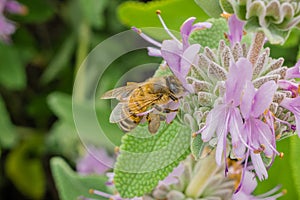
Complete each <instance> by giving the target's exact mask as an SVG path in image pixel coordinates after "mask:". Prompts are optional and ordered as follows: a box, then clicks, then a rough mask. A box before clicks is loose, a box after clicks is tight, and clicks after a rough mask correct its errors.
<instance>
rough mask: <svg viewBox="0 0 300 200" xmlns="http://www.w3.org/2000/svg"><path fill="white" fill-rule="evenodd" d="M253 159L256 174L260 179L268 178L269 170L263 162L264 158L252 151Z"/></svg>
mask: <svg viewBox="0 0 300 200" xmlns="http://www.w3.org/2000/svg"><path fill="white" fill-rule="evenodd" d="M250 156H251V161H252V164H253V166H254V169H255V172H256V175H257V177H258V179H259V180H260V181H262V180H264V179H267V178H268V172H267V170H266V167H265V165H264V163H263V160H262V158H261V156H260V154H255V153H254V152H253V151H250Z"/></svg>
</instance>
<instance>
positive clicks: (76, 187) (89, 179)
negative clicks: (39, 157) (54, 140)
mask: <svg viewBox="0 0 300 200" xmlns="http://www.w3.org/2000/svg"><path fill="white" fill-rule="evenodd" d="M50 164H51V171H52V174H53V177H54V181H55V185H56V187H57V189H58V193H59V196H60V199H61V200H70V199H78V198H79V197H81V196H83V197H86V198H97V199H103V200H106V198H103V197H100V196H95V195H92V194H89V190H90V189H96V190H100V191H103V192H108V189H107V187H106V185H105V182H106V181H107V178H106V177H105V176H100V175H89V176H80V175H78V174H77V173H75V172H74V171H73V170H72V169H71V168H70V167H69V166H68V164H67V163H66V162H65V161H64V160H63V159H61V158H58V157H55V158H52V159H51V160H50Z"/></svg>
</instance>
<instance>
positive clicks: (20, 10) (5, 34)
mask: <svg viewBox="0 0 300 200" xmlns="http://www.w3.org/2000/svg"><path fill="white" fill-rule="evenodd" d="M6 13H11V14H21V15H24V14H26V13H27V8H26V7H25V6H23V5H21V4H20V3H18V2H17V1H15V0H0V40H2V41H4V42H9V41H10V35H11V34H13V33H14V32H15V30H16V26H15V23H14V22H13V21H11V20H9V19H7V18H6V17H5V14H6Z"/></svg>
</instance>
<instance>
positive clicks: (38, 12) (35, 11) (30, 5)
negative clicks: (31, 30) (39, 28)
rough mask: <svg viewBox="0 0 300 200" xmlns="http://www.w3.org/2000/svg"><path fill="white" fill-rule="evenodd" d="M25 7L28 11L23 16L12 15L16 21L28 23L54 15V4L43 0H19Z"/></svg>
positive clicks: (44, 19)
mask: <svg viewBox="0 0 300 200" xmlns="http://www.w3.org/2000/svg"><path fill="white" fill-rule="evenodd" d="M19 2H20V3H21V4H23V5H24V6H26V7H27V9H28V13H27V14H26V15H24V16H14V18H16V19H17V21H21V22H28V23H42V22H45V21H47V20H49V19H50V18H51V17H52V16H54V14H55V13H54V6H53V5H52V4H50V3H49V1H45V0H42V1H41V0H30V1H28V0H19Z"/></svg>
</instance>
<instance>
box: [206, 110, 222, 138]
mask: <svg viewBox="0 0 300 200" xmlns="http://www.w3.org/2000/svg"><path fill="white" fill-rule="evenodd" d="M224 111H225V107H224V106H223V105H217V106H215V107H214V108H213V109H212V110H211V111H210V112H209V113H208V115H207V117H206V125H205V126H206V127H205V128H204V129H203V131H202V140H203V141H204V142H207V141H209V140H210V139H211V138H212V137H213V136H214V134H215V132H216V130H217V127H218V126H219V125H220V124H221V123H220V121H221V119H222V118H225V116H224V115H225V114H224V113H225V112H224Z"/></svg>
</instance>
